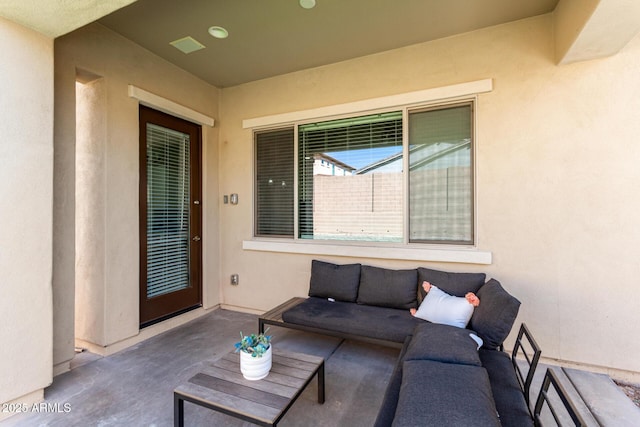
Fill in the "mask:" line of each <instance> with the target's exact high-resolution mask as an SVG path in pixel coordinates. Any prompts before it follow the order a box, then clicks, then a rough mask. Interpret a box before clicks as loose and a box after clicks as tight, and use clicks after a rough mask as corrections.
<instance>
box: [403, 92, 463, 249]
mask: <svg viewBox="0 0 640 427" xmlns="http://www.w3.org/2000/svg"><path fill="white" fill-rule="evenodd" d="M471 120H472V109H471V104H465V105H457V106H452V107H450V108H439V109H429V110H423V111H411V112H410V113H409V147H410V150H409V230H410V235H409V239H410V241H411V242H430V243H437V242H442V243H467V244H470V243H473V179H472V178H473V173H472V170H473V169H472V160H473V156H472V144H471V135H472V133H471Z"/></svg>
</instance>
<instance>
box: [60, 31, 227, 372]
mask: <svg viewBox="0 0 640 427" xmlns="http://www.w3.org/2000/svg"><path fill="white" fill-rule="evenodd" d="M55 58H56V61H55V67H56V68H55V69H56V78H55V87H56V149H58V147H59V148H60V150H59V152H60V153H65V156H64V159H63V160H61V161H60V162H59V163H58V165H57V167H58V170H60V171H61V174H62V172H64V177H61V181H60V182H59V183H57V185H58V186H59V187H60V188H59V190H58V192H57V193H56V194H57V195H59V197H57V198H55V201H54V203H55V206H54V208H55V210H56V211H57V212H60V213H61V214H60V216H61V218H62V217H64V220H62V219H61V222H62V221H64V223H65V224H64V225H63V224H61V227H62V228H65V230H66V232H65V233H60V234H59V240H58V242H57V244H58V247H59V252H58V254H57V255H56V256H58V257H59V259H58V261H59V262H58V264H57V266H58V267H59V270H60V271H59V274H58V275H57V276H56V278H55V279H54V287H55V289H56V294H57V295H58V297H59V298H58V299H59V301H61V303H60V305H59V306H57V307H56V308H55V309H56V314H57V316H58V321H56V322H55V323H54V330H55V335H54V341H55V342H56V343H57V344H58V346H59V351H58V352H57V353H55V354H54V363H56V364H59V363H64V362H65V361H66V360H67V358H68V351H69V349H71V350H73V347H72V345H71V346H69V344H68V342H69V340H71V343H73V338H74V337H73V330H74V315H73V313H74V297H75V292H74V274H75V272H74V262H75V247H74V246H75V238H74V230H75V224H74V218H75V212H74V211H75V202H73V199H74V197H75V177H74V173H73V171H74V168H75V132H76V123H75V111H76V110H75V81H76V73H77V72H78V73H80V74H81V75H82V76H85V75H92V76H93V77H99V78H100V82H101V83H100V85H101V87H102V88H101V89H100V91H99V92H101V93H102V95H100V94H97V95H96V94H94V95H93V96H103V99H102V100H96V99H92V100H91V101H90V102H92V103H94V104H96V105H100V106H101V107H100V108H104V112H103V114H101V116H100V117H102V118H103V119H104V120H105V123H104V130H99V132H95V133H96V134H100V133H102V132H103V133H104V137H103V140H102V141H101V140H100V138H97V140H96V141H94V143H95V144H96V145H99V146H100V147H94V148H93V149H91V150H90V152H89V153H88V154H90V157H91V161H92V162H94V163H95V165H97V166H98V167H100V168H102V170H101V171H100V173H99V174H98V175H96V176H93V178H92V179H93V180H94V182H96V183H98V184H97V185H96V187H97V188H96V189H95V190H94V191H98V192H99V194H97V195H96V194H94V195H92V196H91V197H90V198H89V199H88V202H90V203H91V204H92V206H91V207H89V208H88V209H87V210H86V212H87V213H91V211H93V214H92V215H94V219H89V220H88V221H89V222H91V221H93V222H94V223H95V224H94V229H93V230H91V227H87V226H86V225H85V227H84V228H83V230H88V231H87V232H90V233H93V234H92V237H91V238H93V239H97V240H99V242H98V244H96V245H95V248H97V249H95V250H96V251H98V252H103V259H102V260H101V261H102V264H100V263H99V264H98V265H97V266H96V268H97V269H98V270H99V271H102V272H103V275H102V277H95V276H96V274H95V273H96V271H95V270H93V269H91V268H88V269H84V270H83V271H85V272H86V274H87V276H86V277H85V278H86V282H95V283H98V284H100V283H101V285H97V286H94V288H95V287H97V288H98V289H90V290H88V291H87V289H83V288H82V287H81V288H80V289H83V291H82V292H81V293H79V300H78V304H79V305H86V307H82V308H80V307H76V308H80V309H81V310H82V309H84V310H85V311H84V313H85V316H84V317H83V318H82V321H83V322H84V324H83V327H82V328H79V333H80V334H82V335H83V336H80V337H78V338H79V339H81V340H83V341H87V342H90V343H92V344H95V345H98V346H103V347H104V346H110V345H112V344H114V343H118V342H121V341H122V340H125V339H128V338H130V337H133V336H135V335H137V334H138V332H139V327H138V325H139V308H138V294H139V293H138V286H139V285H138V281H139V261H138V260H139V241H138V239H139V237H138V236H139V231H138V230H139V222H138V221H139V218H138V191H139V190H138V183H139V154H138V150H139V144H138V101H137V100H135V99H133V98H131V97H129V95H128V85H134V86H136V87H139V88H141V89H144V90H146V91H148V92H151V93H153V94H155V95H158V96H161V97H163V98H165V99H167V100H170V101H173V102H175V103H177V104H180V105H183V106H185V107H188V108H190V109H192V110H195V111H197V112H200V113H202V114H205V115H207V116H210V117H213V118H215V119H217V118H218V97H219V95H218V89H217V88H215V87H213V86H211V85H209V84H206V83H205V82H203V81H201V80H199V79H198V78H196V77H194V76H192V75H190V74H188V73H186V72H185V71H182V70H180V69H178V68H177V67H175V66H173V65H171V64H169V63H168V62H166V61H164V60H161V59H160V58H158V57H157V56H155V55H153V54H151V53H150V52H148V51H146V50H144V49H142V48H141V47H139V46H137V45H135V44H133V43H131V42H130V41H128V40H126V39H125V38H123V37H121V36H120V35H118V34H116V33H114V32H112V31H110V30H108V29H106V28H105V27H103V26H101V25H99V24H91V25H89V26H87V27H84V28H82V29H80V30H77V31H75V32H73V33H71V34H68V35H66V36H64V37H61V38H59V39H56V41H55ZM101 120H102V119H101ZM94 131H95V129H94ZM217 132H218V131H217V128H215V127H214V128H211V127H208V126H204V128H203V188H204V189H205V191H206V195H205V197H204V200H203V208H204V211H203V227H204V235H203V252H204V255H203V256H204V262H203V265H204V271H203V276H204V281H203V283H204V284H203V303H204V304H203V305H204V307H205V308H209V307H212V306H215V305H216V304H218V303H219V288H218V283H219V275H218V259H219V255H218V248H219V240H218V196H217V190H218V181H217V180H218V175H217V168H218V165H217V163H218V160H217V155H218V150H217ZM86 154H87V153H85V154H84V155H85V157H86ZM100 155H102V156H103V158H99V156H100ZM96 156H97V157H96ZM85 172H86V171H85ZM94 172H95V171H94ZM85 176H86V175H85ZM78 194H80V193H78ZM69 200H72V202H69ZM96 210H97V211H96ZM96 212H97V213H96ZM62 213H64V214H65V215H63V214H62ZM80 214H81V215H82V212H80ZM79 221H83V219H82V218H81V219H79ZM84 221H86V218H85V219H84ZM82 255H83V256H81V257H79V258H78V262H79V263H85V262H90V261H87V260H90V259H91V256H85V255H86V254H82ZM99 255H100V254H94V258H95V256H99ZM78 281H80V282H82V283H81V285H85V284H86V282H85V281H84V278H83V277H82V274H81V275H80V277H79V278H78ZM87 315H88V316H89V317H93V318H87Z"/></svg>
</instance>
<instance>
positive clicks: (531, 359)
mask: <svg viewBox="0 0 640 427" xmlns="http://www.w3.org/2000/svg"><path fill="white" fill-rule="evenodd" d="M524 340H526V344H525V341H524ZM520 352H522V354H523V356H524V359H525V360H526V362H527V365H528V366H529V369H528V371H527V373H526V376H525V374H524V373H523V372H522V369H521V368H520V365H519V364H518V362H517V360H516V357H517V356H518V354H519V353H520ZM541 354H542V350H540V347H539V346H538V343H537V342H536V340H535V339H533V335H531V332H529V329H528V328H527V325H525V324H524V323H523V324H522V325H520V330H519V331H518V336H517V338H516V343H515V345H514V346H513V352H512V353H511V363H512V364H513V369H514V370H515V371H516V376H517V377H518V382H519V383H520V388H521V389H522V392H523V393H524V399H525V401H526V402H527V407H529V408H530V407H531V405H530V404H529V400H530V399H529V394H530V393H529V390H530V389H531V382H532V381H533V375H534V374H535V372H536V368H537V367H538V362H539V361H540V355H541Z"/></svg>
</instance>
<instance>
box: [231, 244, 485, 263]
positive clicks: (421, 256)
mask: <svg viewBox="0 0 640 427" xmlns="http://www.w3.org/2000/svg"><path fill="white" fill-rule="evenodd" d="M242 249H244V250H247V251H263V252H280V253H293V254H307V255H331V256H344V257H352V258H353V257H355V258H382V259H397V260H405V261H431V262H453V263H463V264H484V265H490V264H491V262H492V257H491V252H488V251H479V250H476V249H462V248H460V249H457V248H456V249H453V248H447V249H434V248H421V247H416V246H407V247H389V246H358V245H346V244H345V245H334V244H325V243H306V242H304V243H303V242H292V241H287V242H278V241H273V240H244V241H243V242H242Z"/></svg>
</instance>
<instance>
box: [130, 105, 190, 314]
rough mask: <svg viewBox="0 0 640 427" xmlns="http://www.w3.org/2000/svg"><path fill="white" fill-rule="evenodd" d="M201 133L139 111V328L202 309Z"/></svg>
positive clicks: (169, 118)
mask: <svg viewBox="0 0 640 427" xmlns="http://www.w3.org/2000/svg"><path fill="white" fill-rule="evenodd" d="M200 151H201V129H200V126H198V125H196V124H194V123H191V122H188V121H185V120H182V119H178V118H176V117H172V116H169V115H167V114H164V113H161V112H159V111H156V110H153V109H151V108H147V107H144V106H140V324H141V326H146V325H149V324H152V323H155V322H157V321H160V320H163V319H165V318H168V317H170V316H173V315H176V314H179V313H182V312H184V311H186V310H189V309H191V308H195V307H198V306H200V305H201V302H202V289H201V277H202V261H201V258H202V255H201V254H202V240H201V228H202V226H201V184H200V183H201V172H200V169H201V166H200V165H201V160H200Z"/></svg>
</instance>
